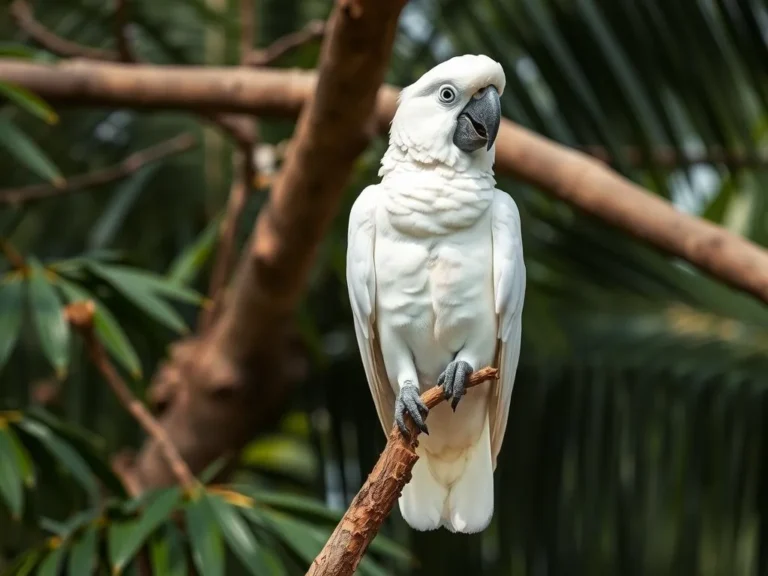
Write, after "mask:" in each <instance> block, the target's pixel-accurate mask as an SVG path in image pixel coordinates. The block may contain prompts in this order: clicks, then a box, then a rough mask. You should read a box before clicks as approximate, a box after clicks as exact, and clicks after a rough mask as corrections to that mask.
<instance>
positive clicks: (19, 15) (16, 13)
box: [10, 0, 120, 61]
mask: <svg viewBox="0 0 768 576" xmlns="http://www.w3.org/2000/svg"><path fill="white" fill-rule="evenodd" d="M10 13H11V16H12V17H13V19H14V20H15V21H16V25H17V26H18V27H19V28H20V29H21V30H23V31H24V32H25V33H26V34H27V35H28V36H29V37H30V38H31V39H32V40H34V41H35V42H36V43H37V44H39V45H40V46H42V47H43V48H45V49H46V50H48V51H49V52H52V53H53V54H56V55H57V56H62V57H64V58H88V59H92V60H112V61H114V60H120V55H119V54H118V53H116V52H113V51H111V50H102V49H100V48H91V47H89V46H83V45H82V44H78V43H77V42H71V41H70V40H67V39H66V38H62V37H61V36H59V35H58V34H56V33H54V32H52V31H50V30H48V28H46V27H45V26H43V25H42V24H41V23H40V22H38V21H37V20H36V19H35V15H34V13H33V12H32V7H31V6H30V5H29V4H28V3H27V2H26V0H14V2H13V3H12V4H11V7H10Z"/></svg>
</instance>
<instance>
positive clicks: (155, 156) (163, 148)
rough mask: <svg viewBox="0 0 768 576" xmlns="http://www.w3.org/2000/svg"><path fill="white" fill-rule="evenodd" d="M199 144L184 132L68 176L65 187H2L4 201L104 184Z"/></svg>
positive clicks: (27, 199)
mask: <svg viewBox="0 0 768 576" xmlns="http://www.w3.org/2000/svg"><path fill="white" fill-rule="evenodd" d="M196 144H197V141H196V140H195V137H194V136H192V134H180V135H179V136H175V137H174V138H171V139H170V140H166V141H164V142H160V143H159V144H155V145H154V146H152V147H150V148H146V149H144V150H141V151H139V152H134V153H133V154H131V155H130V156H128V157H127V158H125V159H124V160H123V161H122V162H120V163H119V164H116V165H114V166H110V167H108V168H103V169H101V170H96V171H95V172H88V173H86V174H80V175H78V176H72V177H70V178H68V179H67V181H66V184H65V185H64V186H63V187H56V186H53V185H50V184H33V185H32V186H24V187H22V188H7V189H5V190H0V205H2V204H16V205H18V204H26V203H28V202H33V201H36V200H42V199H44V198H50V197H51V196H61V195H63V194H71V193H73V192H79V191H81V190H84V189H85V188H91V187H94V186H102V185H104V184H109V183H110V182H114V181H116V180H121V179H123V178H127V177H128V176H130V175H131V174H134V173H135V172H138V171H139V170H140V169H141V168H143V167H144V166H146V165H147V164H152V163H154V162H159V161H160V160H163V159H165V158H167V157H169V156H173V155H175V154H181V153H182V152H186V151H187V150H191V149H192V148H194V146H195V145H196Z"/></svg>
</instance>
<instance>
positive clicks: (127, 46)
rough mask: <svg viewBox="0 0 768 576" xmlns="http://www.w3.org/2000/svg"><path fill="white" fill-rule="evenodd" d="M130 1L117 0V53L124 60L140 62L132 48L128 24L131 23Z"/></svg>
mask: <svg viewBox="0 0 768 576" xmlns="http://www.w3.org/2000/svg"><path fill="white" fill-rule="evenodd" d="M128 2H129V0H117V9H116V10H115V26H116V28H117V29H116V31H115V36H116V37H117V53H118V54H119V55H120V60H122V61H123V62H138V59H137V58H136V56H135V55H134V53H133V49H132V48H131V40H130V38H129V36H128V26H129V25H130V18H129V15H128V10H129V7H128Z"/></svg>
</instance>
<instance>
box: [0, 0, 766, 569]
mask: <svg viewBox="0 0 768 576" xmlns="http://www.w3.org/2000/svg"><path fill="white" fill-rule="evenodd" d="M33 4H34V7H35V12H36V15H37V17H38V18H39V19H40V20H41V21H42V22H43V23H45V24H46V25H47V26H48V27H49V28H50V29H52V30H54V31H56V32H57V33H58V34H60V35H62V36H65V37H67V38H69V39H71V40H74V41H77V42H80V43H82V44H87V45H89V46H93V47H108V48H114V37H113V33H114V23H113V14H112V10H113V6H111V5H110V3H103V2H100V1H99V0H88V1H85V0H56V1H55V2H53V1H37V2H34V3H33ZM256 4H257V7H258V10H257V15H256V16H257V20H256V24H257V30H258V34H257V38H258V43H259V45H261V46H265V45H267V44H268V43H269V42H271V41H272V40H274V39H276V38H278V37H280V36H281V35H283V34H285V33H288V32H291V31H294V30H296V29H298V28H300V27H301V26H302V25H303V24H304V23H306V22H308V21H309V20H310V19H313V18H324V17H325V16H326V15H327V13H328V11H329V9H330V7H331V6H330V5H331V2H330V1H320V0H262V1H260V2H257V3H256ZM130 6H131V8H130V10H131V19H132V25H131V29H130V31H131V35H132V39H133V42H134V46H135V49H136V52H137V53H138V55H139V56H140V57H141V59H142V60H147V61H152V62H156V63H177V64H193V63H203V62H205V63H210V64H233V63H235V62H236V61H237V59H238V54H237V46H238V43H237V41H238V38H237V34H238V30H239V26H238V22H237V14H238V6H237V2H236V1H234V0H208V1H207V2H206V1H204V0H168V1H166V2H154V1H151V0H133V1H132V2H131V3H130ZM5 10H6V8H2V11H5ZM0 13H2V12H0ZM0 40H1V41H2V46H1V47H0V50H1V51H2V54H0V56H2V57H28V58H33V59H39V60H44V61H45V60H53V59H55V57H54V56H52V55H50V54H47V53H45V52H44V51H41V50H39V49H38V48H36V47H35V46H34V44H32V43H31V42H29V41H28V39H26V38H25V37H24V35H23V34H21V33H19V32H18V31H17V30H16V29H15V28H14V27H13V25H12V22H11V19H10V18H5V17H3V18H0ZM463 52H475V53H477V52H482V53H485V54H488V55H490V56H491V57H493V58H495V59H497V60H498V61H500V62H501V63H502V65H503V66H504V68H505V71H506V74H507V82H508V88H507V90H506V92H505V94H504V96H503V103H502V104H503V109H504V114H505V115H506V116H507V117H509V118H511V119H512V120H514V121H516V122H519V123H520V124H522V125H524V126H526V127H529V128H531V129H534V130H536V131H538V132H540V133H542V134H544V135H546V136H548V137H550V138H552V139H554V140H556V141H559V142H561V143H564V144H567V145H569V146H574V147H577V148H585V149H588V150H590V151H591V152H593V153H598V154H599V155H600V156H601V157H602V158H603V159H605V160H606V161H608V162H610V163H611V165H612V166H613V167H614V168H616V169H617V170H619V171H621V172H622V173H623V174H624V175H626V176H628V177H630V178H632V179H633V180H635V181H637V182H639V183H641V184H642V185H644V186H646V187H647V188H648V189H649V191H650V193H653V194H658V195H659V196H662V197H663V198H665V199H667V200H669V201H670V202H673V203H674V204H675V205H676V206H677V207H678V208H679V209H680V210H684V211H687V212H691V213H694V214H697V215H700V216H702V217H704V218H707V219H709V220H711V221H714V222H716V223H718V224H721V225H723V226H726V227H727V228H729V229H730V230H732V231H734V232H736V233H738V234H741V235H744V236H745V237H748V238H750V239H751V240H752V241H754V242H756V243H758V244H760V245H766V243H767V242H768V205H767V204H766V198H767V196H766V184H768V170H767V169H766V168H767V167H768V164H767V163H768V153H766V146H767V145H768V142H766V140H767V139H768V116H766V112H767V111H768V76H767V75H766V72H765V71H766V67H765V62H768V6H767V5H766V3H765V2H764V0H675V1H674V2H668V1H666V0H645V1H644V2H635V1H633V0H478V1H475V2H459V1H458V0H411V2H409V4H408V6H407V7H406V9H405V11H404V13H403V16H402V18H401V22H400V29H399V32H398V37H397V41H396V45H395V50H394V54H393V58H392V62H391V65H390V70H389V72H388V81H390V82H392V83H394V84H397V85H405V84H407V83H409V82H411V81H412V80H414V79H415V78H417V77H418V76H419V75H420V74H422V73H423V72H425V71H426V70H427V69H429V68H430V67H431V66H433V65H434V64H435V63H437V62H440V61H442V60H444V59H446V58H448V57H450V56H452V55H454V54H457V53H463ZM317 54H318V45H317V43H314V44H311V45H307V46H304V47H302V48H301V49H300V50H298V51H296V52H294V53H291V54H289V55H288V56H286V57H285V58H283V59H282V60H281V61H280V62H279V63H278V65H280V66H286V67H288V66H300V67H312V66H314V64H315V63H316V59H317ZM0 91H1V92H2V95H3V97H4V101H3V102H4V103H3V105H2V108H1V109H0V175H1V176H0V184H1V185H2V187H3V188H11V187H17V186H20V185H23V184H29V183H37V182H41V181H55V180H56V179H57V178H60V177H61V175H67V176H69V175H73V174H78V173H83V172H88V171H92V170H95V169H98V168H101V167H105V166H110V165H113V164H115V163H117V162H119V161H120V160H121V159H123V158H125V157H126V156H128V155H129V154H130V153H132V152H134V151H138V150H141V149H143V148H146V147H147V146H150V145H152V144H154V143H157V142H159V141H161V140H163V139H166V138H169V137H171V136H174V135H176V134H177V133H179V132H180V131H190V132H192V133H194V134H198V135H200V134H203V135H204V144H203V145H202V146H200V147H198V148H195V149H193V150H191V151H188V152H185V153H183V154H179V155H176V156H172V157H169V158H167V159H164V160H163V161H161V162H157V163H154V164H151V165H148V166H146V167H145V168H143V169H142V170H140V171H139V172H137V173H135V174H133V175H132V176H131V177H129V178H127V179H124V180H122V181H120V182H118V183H115V184H110V185H108V186H97V187H93V188H90V189H88V190H87V191H84V192H82V193H77V194H71V195H64V196H60V197H54V198H50V199H45V200H41V201H39V202H34V203H32V202H31V203H28V204H23V205H20V206H17V207H4V208H3V209H2V211H0V235H2V238H3V239H4V244H3V249H4V253H5V255H6V259H5V260H4V261H2V263H0V265H2V266H3V271H2V280H1V283H0V361H1V362H2V366H3V367H2V372H0V408H1V409H3V410H4V411H3V412H2V413H0V503H2V505H0V569H3V570H5V573H7V574H28V573H33V571H36V573H40V574H55V573H56V570H57V568H61V569H64V568H67V569H68V570H69V572H68V573H72V574H83V573H85V572H84V571H87V570H88V569H89V567H90V568H92V567H94V566H95V565H96V561H97V559H98V562H99V566H100V569H101V570H106V568H107V566H110V567H111V568H113V569H114V568H117V567H121V568H123V569H125V570H126V571H136V570H138V569H139V568H140V567H142V568H146V566H150V567H152V569H153V570H154V573H155V574H185V573H187V570H188V568H190V567H193V566H194V567H196V568H197V569H198V570H199V571H200V572H201V573H204V574H206V575H209V574H211V575H216V574H223V573H226V574H240V573H244V574H247V573H254V574H259V575H261V574H272V573H274V574H283V573H288V574H294V573H295V574H302V573H303V572H304V570H305V569H306V566H307V565H308V563H309V561H310V560H311V559H312V558H313V557H314V554H315V553H316V552H317V551H318V550H319V548H320V546H322V543H323V542H324V540H325V538H326V537H327V535H328V534H329V532H330V530H331V529H332V527H333V524H334V519H335V518H338V517H339V515H340V513H341V512H342V511H343V510H344V508H345V507H346V505H347V504H348V503H349V501H350V500H351V498H352V497H353V495H354V494H355V492H356V490H357V488H358V487H359V485H360V484H361V482H362V480H363V479H364V478H365V477H366V475H367V473H368V471H369V470H370V469H371V467H372V466H373V463H374V462H375V460H376V458H377V456H378V454H379V452H380V450H381V448H382V447H383V444H384V437H383V434H382V433H381V430H380V428H379V425H378V422H377V420H376V416H375V411H374V409H373V406H372V403H371V401H370V398H369V395H368V390H367V386H366V385H365V384H364V375H363V372H362V368H361V366H360V361H359V357H358V352H357V348H356V345H355V341H354V334H353V332H352V322H351V316H350V312H349V303H348V299H347V295H346V287H345V285H344V253H345V237H346V222H347V214H348V210H349V207H350V206H351V203H352V202H353V200H354V198H355V195H356V193H357V192H358V191H359V190H360V189H361V188H362V187H363V186H364V185H365V184H366V183H367V182H370V181H372V180H375V178H376V176H375V174H376V170H377V167H378V160H379V158H380V157H381V154H382V153H383V150H384V148H385V141H384V140H383V139H380V140H378V141H376V142H374V143H373V144H372V146H371V147H370V149H369V150H368V151H367V152H366V153H365V154H364V155H363V157H362V158H361V159H360V161H359V162H358V165H357V167H356V173H355V177H354V179H353V181H352V182H351V183H350V185H349V187H348V190H347V193H346V196H345V202H344V206H343V209H342V211H341V213H340V214H339V215H338V217H337V218H336V220H335V223H334V228H333V230H332V232H331V233H330V234H329V236H328V237H327V238H326V239H325V241H324V244H323V247H322V250H321V252H320V259H319V262H318V264H317V266H316V269H315V273H314V275H313V278H312V285H311V288H310V290H309V292H308V294H307V296H306V298H305V301H304V304H303V306H302V310H301V313H300V320H301V326H302V330H303V337H304V340H305V343H306V344H307V346H308V349H309V350H310V353H311V361H312V369H311V371H310V376H309V377H308V378H307V380H306V382H305V383H304V385H303V387H302V388H301V389H300V390H298V391H297V393H296V398H295V402H294V405H293V407H292V409H291V411H290V412H289V413H288V414H286V415H285V417H284V419H283V422H282V424H281V427H280V430H279V431H278V432H276V433H274V434H271V435H269V436H266V437H261V438H257V439H255V440H254V441H253V443H251V444H250V445H249V446H247V447H246V448H245V449H244V450H243V452H242V453H241V454H240V455H239V463H240V465H239V467H238V470H237V473H236V474H235V475H234V476H233V477H232V484H231V485H228V486H210V485H206V487H205V488H201V489H200V490H198V491H193V492H192V493H189V494H187V493H184V494H182V493H181V491H180V490H179V489H168V490H164V491H159V492H153V493H150V494H149V495H148V496H146V497H145V498H143V499H140V500H133V499H130V498H129V497H127V496H126V495H125V493H124V491H123V489H122V487H121V486H120V483H119V481H118V480H117V479H116V478H115V477H114V476H113V474H112V472H111V471H110V469H109V466H108V464H107V462H108V459H107V458H108V456H109V455H112V454H114V453H116V452H117V451H118V450H120V449H122V448H125V447H138V446H139V444H140V441H141V438H142V436H141V434H140V432H139V430H138V429H137V427H136V425H135V423H134V422H133V421H132V420H131V418H130V417H129V416H128V415H126V414H125V413H124V412H123V411H122V409H121V407H120V406H119V405H118V404H117V402H116V400H115V399H114V398H113V396H112V394H111V392H110V391H109V390H108V389H107V388H106V386H105V384H104V382H103V381H102V379H101V377H100V376H99V375H98V374H97V373H96V372H95V371H94V369H93V368H92V367H91V366H90V364H89V363H88V361H87V358H86V357H85V354H84V351H83V349H82V345H81V343H80V341H79V339H78V338H77V337H76V336H75V335H74V334H71V333H70V331H69V328H68V327H67V325H66V324H65V323H63V322H62V321H61V320H60V315H59V311H60V307H61V306H62V304H64V303H67V302H69V301H71V300H72V299H78V298H81V297H82V295H87V296H88V297H92V298H95V299H97V302H98V307H97V311H98V315H97V329H98V335H99V337H100V339H101V340H102V341H103V342H104V344H105V346H106V347H107V349H108V350H109V351H110V354H111V355H112V357H113V359H114V360H115V362H116V364H117V365H118V366H119V367H120V369H121V371H122V372H123V373H124V375H125V377H126V378H128V379H129V380H130V382H131V385H132V387H133V390H134V392H135V393H136V394H139V395H142V394H143V393H144V392H145V390H146V384H147V380H148V378H149V376H150V375H151V374H152V372H153V370H154V368H155V366H156V365H157V363H158V361H159V360H160V359H162V358H163V357H164V356H165V354H166V350H167V346H168V345H169V344H170V343H171V342H172V341H173V340H174V339H175V338H178V337H179V336H181V335H182V334H184V333H185V332H187V331H190V330H192V329H194V326H195V323H196V321H197V317H198V313H199V309H200V305H201V303H202V302H203V301H202V297H201V294H204V293H205V290H206V287H207V282H208V275H209V273H210V256H211V253H212V248H213V247H214V242H215V225H216V222H217V218H218V217H219V216H220V214H221V211H222V209H223V206H224V203H225V202H226V196H227V192H228V190H229V181H230V178H231V164H232V163H231V159H230V157H231V154H232V145H231V144H230V143H229V142H227V141H226V139H223V138H222V137H220V136H219V135H217V134H215V133H213V132H211V131H210V130H209V129H207V128H205V127H204V126H205V125H204V124H203V123H201V120H200V119H199V118H196V117H194V116H190V115H187V114H181V113H166V112H152V113H149V112H135V111H132V110H127V109H118V110H105V109H91V108H87V107H84V108H79V109H62V110H56V111H55V113H54V112H52V111H51V110H50V109H49V108H48V107H47V106H46V105H45V103H43V102H40V101H39V100H37V99H36V98H35V97H34V96H33V95H30V94H28V93H24V92H22V91H19V90H18V89H17V88H15V87H13V86H9V85H0ZM260 127H261V132H262V136H263V138H264V140H265V141H266V142H269V143H272V144H278V143H279V142H281V141H282V140H283V139H284V138H286V137H287V136H289V135H290V133H291V130H292V125H291V124H290V123H287V122H284V121H279V122H278V121H272V120H270V119H268V118H264V119H261V120H260ZM499 186H500V187H501V188H502V189H504V190H506V191H508V192H509V193H510V194H512V196H513V197H514V198H515V200H516V201H517V203H518V205H519V206H520V210H521V216H522V219H523V229H524V247H525V257H526V263H527V269H528V284H529V289H528V292H527V299H526V305H525V312H524V335H523V336H524V342H523V348H522V359H521V366H520V370H519V374H518V377H517V384H516V387H515V392H514V397H513V403H512V409H511V415H510V423H509V426H510V431H509V432H508V433H507V435H506V439H505V446H504V449H503V451H502V455H501V458H500V463H499V469H498V470H497V474H496V513H495V518H494V523H493V524H492V526H491V527H490V528H489V529H488V530H486V531H485V532H484V533H482V534H480V535H473V536H455V535H450V534H447V533H444V532H436V533H428V534H420V533H415V532H412V531H410V530H409V529H408V528H407V527H406V526H405V525H404V523H403V521H402V520H401V518H400V517H399V513H398V512H395V513H394V514H393V515H392V517H391V518H390V520H388V522H387V525H386V527H385V530H384V534H383V535H382V536H384V537H385V538H380V539H379V540H377V544H376V546H374V548H373V549H372V550H371V552H370V553H369V555H368V557H367V559H366V562H365V564H364V565H362V566H361V569H360V573H361V574H387V573H392V574H414V575H416V574H424V575H426V574H430V575H431V574H489V575H491V574H493V575H496V574H499V575H502V574H510V575H516V576H517V575H545V574H569V575H577V574H585V575H590V576H591V575H598V574H625V575H628V576H631V575H650V574H654V575H657V574H691V575H721V574H727V575H734V576H735V575H751V574H758V573H759V574H763V573H766V571H767V570H768V528H767V527H766V522H768V492H766V486H768V478H766V475H768V446H766V444H765V443H764V441H763V438H764V436H763V434H762V428H763V425H764V422H765V421H766V415H767V412H766V411H767V410H768V402H767V400H768V398H767V397H766V393H765V385H764V380H765V376H764V375H765V374H766V368H768V330H766V328H765V327H766V325H768V323H767V321H768V312H767V311H766V309H765V307H764V306H762V305H759V304H758V303H756V302H754V301H753V300H751V299H749V298H747V297H745V296H743V295H740V294H737V293H735V292H733V291H731V290H729V289H727V288H725V287H723V286H721V285H718V284H717V283H715V282H713V281H711V280H710V279H708V278H705V277H703V276H701V275H700V274H698V273H697V272H696V271H695V270H692V269H691V268H690V267H689V266H687V265H685V264H684V263H681V262H678V261H675V260H673V259H670V258H666V257H663V256H661V255H659V254H657V253H656V252H654V251H651V250H649V249H648V248H646V247H644V246H642V245H640V244H639V243H638V242H635V241H633V240H631V239H628V238H627V237H625V236H623V235H622V234H621V233H619V232H616V231H614V230H612V229H609V228H607V227H606V226H604V225H602V224H600V223H599V222H597V221H595V220H593V219H591V218H589V217H587V216H585V215H583V214H581V213H579V212H577V211H575V210H573V209H572V208H570V207H568V206H566V205H564V204H562V203H560V202H558V201H554V200H552V199H551V198H549V197H548V196H547V195H546V194H544V193H542V192H541V191H538V190H535V189H532V188H531V187H528V186H524V185H521V184H520V183H518V182H515V181H514V180H512V179H509V178H501V177H500V178H499ZM265 193H266V191H261V192H259V193H256V194H254V195H253V196H252V197H251V199H250V200H249V206H248V209H247V211H246V217H245V218H244V221H243V222H242V225H241V231H240V235H239V238H240V241H243V240H244V239H245V237H246V235H247V233H248V230H250V228H251V225H252V222H253V219H254V217H255V215H256V214H257V213H258V210H259V207H260V205H261V203H262V202H263V198H264V194H265ZM62 215H64V217H62ZM16 253H18V257H14V255H15V254H16ZM19 258H21V261H22V262H23V263H24V266H23V267H22V268H21V269H20V268H19V266H18V263H19ZM216 465H217V463H214V464H213V465H212V469H211V470H210V471H209V474H212V473H213V471H215V467H216ZM190 544H191V546H190ZM140 551H143V552H144V554H143V555H139V552H140ZM142 562H144V563H146V564H145V565H142Z"/></svg>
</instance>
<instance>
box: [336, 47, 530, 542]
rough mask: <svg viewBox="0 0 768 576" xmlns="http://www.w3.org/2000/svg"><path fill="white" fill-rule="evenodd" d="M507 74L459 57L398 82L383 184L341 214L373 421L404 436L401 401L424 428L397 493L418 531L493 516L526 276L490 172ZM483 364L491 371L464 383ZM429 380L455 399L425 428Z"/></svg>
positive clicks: (510, 214)
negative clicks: (493, 373)
mask: <svg viewBox="0 0 768 576" xmlns="http://www.w3.org/2000/svg"><path fill="white" fill-rule="evenodd" d="M505 82H506V79H505V75H504V71H503V69H502V67H501V65H500V64H499V63H497V62H495V61H494V60H492V59H490V58H488V57H486V56H482V55H464V56H458V57H455V58H452V59H450V60H447V61H446V62H443V63H441V64H439V65H437V66H435V67H434V68H433V69H431V70H430V71H428V72H427V73H426V74H424V75H423V76H422V77H421V78H420V79H419V80H418V81H416V82H415V83H414V84H412V85H410V86H408V87H407V88H405V89H403V90H402V92H401V93H400V96H399V100H398V108H397V112H396V113H395V116H394V119H393V120H392V126H391V130H390V138H389V148H388V149H387V152H386V153H385V154H384V156H383V158H382V161H381V168H380V170H379V176H380V177H381V182H380V183H379V184H376V185H372V186H368V187H366V188H365V189H364V190H363V191H362V193H361V194H360V195H359V197H358V198H357V199H356V200H355V203H354V205H353V207H352V210H351V213H350V217H349V229H348V237H347V241H348V245H347V286H348V290H349V297H350V303H351V307H352V311H353V316H354V324H355V332H356V336H357V342H358V346H359V348H360V353H361V357H362V362H363V366H364V368H365V373H366V377H367V379H368V384H369V387H370V390H371V394H372V396H373V400H374V403H375V405H376V410H377V413H378V416H379V420H380V421H381V424H382V426H383V428H384V431H385V432H389V430H390V428H391V426H392V425H393V422H395V421H396V422H397V423H398V425H399V426H400V429H401V430H403V432H404V433H405V434H407V428H405V422H404V420H403V416H404V414H405V413H406V412H407V413H408V414H410V416H411V417H412V418H413V419H414V421H415V422H416V424H417V425H418V426H419V427H420V428H421V429H422V431H423V432H425V433H427V432H428V435H426V436H422V439H421V441H420V444H419V446H418V447H417V448H416V452H417V454H418V456H419V460H418V461H417V462H416V465H415V467H414V468H413V473H412V478H411V481H410V482H409V483H408V484H407V485H406V486H405V488H404V490H403V493H402V495H401V497H400V500H399V504H400V511H401V513H402V515H403V517H404V518H405V520H406V522H407V523H408V524H409V525H410V526H411V527H413V528H415V529H417V530H433V529H436V528H439V527H441V526H443V527H445V528H447V529H448V530H450V531H452V532H463V533H472V532H479V531H482V530H484V529H485V528H486V527H487V526H488V524H489V523H490V521H491V518H492V516H493V473H494V470H495V469H496V458H497V455H498V453H499V449H500V448H501V444H502V440H503V438H504V430H505V428H506V425H507V416H508V413H509V403H510V398H511V395H512V387H513V384H514V380H515V373H516V371H517V364H518V359H519V356H520V338H521V334H520V332H521V326H522V322H521V314H522V308H523V300H524V297H525V284H526V279H525V264H524V262H523V247H522V238H521V231H520V216H519V212H518V209H517V206H516V204H515V202H514V201H513V200H512V198H511V197H510V196H509V195H508V194H506V193H504V192H502V191H500V190H497V189H496V187H495V184H496V181H495V179H494V177H493V162H494V157H495V147H494V141H495V139H496V135H497V133H498V130H499V125H500V122H501V106H500V98H499V97H500V95H501V94H502V93H503V91H504V85H505ZM485 366H495V367H497V368H499V371H500V376H499V381H497V382H486V383H484V384H482V385H480V386H477V387H473V388H470V389H468V390H466V389H465V384H466V379H467V377H468V375H469V374H470V373H471V372H472V371H473V370H476V369H480V368H483V367H485ZM436 385H438V386H439V385H442V386H443V387H444V393H445V396H446V398H450V399H451V400H452V401H451V402H450V406H449V403H448V402H444V403H441V404H440V405H438V406H437V407H435V408H434V409H432V410H431V412H430V414H429V431H427V426H426V424H425V422H424V419H425V418H426V417H427V408H426V406H425V405H424V404H423V403H422V402H421V400H420V398H419V395H420V394H421V393H422V392H424V391H425V390H427V389H429V388H431V387H433V386H436ZM465 394H466V395H465ZM464 395H465V396H464ZM462 396H464V398H463V399H462ZM460 399H461V402H460V403H459V400H460ZM452 409H453V410H452Z"/></svg>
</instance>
